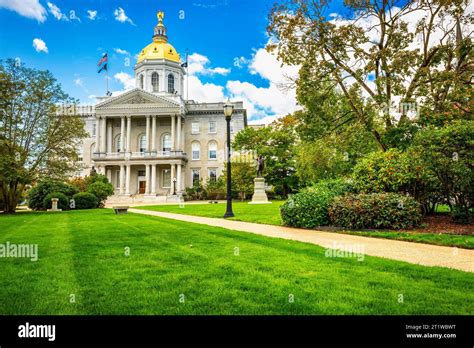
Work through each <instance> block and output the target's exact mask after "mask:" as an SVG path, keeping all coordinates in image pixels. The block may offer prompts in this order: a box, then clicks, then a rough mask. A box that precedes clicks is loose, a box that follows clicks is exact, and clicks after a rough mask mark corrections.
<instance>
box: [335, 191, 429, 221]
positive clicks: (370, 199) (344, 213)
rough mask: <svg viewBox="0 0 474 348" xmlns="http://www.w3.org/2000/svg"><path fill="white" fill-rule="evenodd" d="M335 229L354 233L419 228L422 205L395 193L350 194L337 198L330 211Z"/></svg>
mask: <svg viewBox="0 0 474 348" xmlns="http://www.w3.org/2000/svg"><path fill="white" fill-rule="evenodd" d="M329 217H330V219H331V222H332V224H333V225H335V226H339V227H345V228H351V229H366V228H369V229H372V228H374V229H377V228H389V229H410V228H413V227H416V226H418V225H419V224H420V222H421V218H422V214H421V208H420V204H419V203H418V202H417V201H415V200H414V199H413V198H411V197H409V196H404V195H400V194H396V193H370V194H357V195H355V194H351V195H346V196H341V197H336V198H335V199H334V200H333V202H332V203H331V206H330V207H329Z"/></svg>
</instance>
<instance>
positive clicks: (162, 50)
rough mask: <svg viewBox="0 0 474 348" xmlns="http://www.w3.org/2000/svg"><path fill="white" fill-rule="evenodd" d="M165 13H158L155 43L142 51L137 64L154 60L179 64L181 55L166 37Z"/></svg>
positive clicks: (154, 36)
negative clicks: (164, 60)
mask: <svg viewBox="0 0 474 348" xmlns="http://www.w3.org/2000/svg"><path fill="white" fill-rule="evenodd" d="M164 16H165V15H164V13H163V12H158V13H157V17H158V24H157V25H156V26H155V35H153V42H152V43H151V44H149V45H148V46H146V47H145V48H144V49H142V50H141V52H140V54H139V55H138V59H137V64H138V63H140V62H141V61H143V60H152V59H167V60H170V61H172V62H176V63H179V62H180V59H179V54H178V52H176V49H175V48H174V47H173V46H172V45H170V44H169V43H168V37H167V36H166V28H165V26H164V25H163V18H164Z"/></svg>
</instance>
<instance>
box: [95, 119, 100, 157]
mask: <svg viewBox="0 0 474 348" xmlns="http://www.w3.org/2000/svg"><path fill="white" fill-rule="evenodd" d="M95 152H100V116H99V117H97V119H96V126H95Z"/></svg>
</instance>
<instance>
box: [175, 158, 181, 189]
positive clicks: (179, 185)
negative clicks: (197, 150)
mask: <svg viewBox="0 0 474 348" xmlns="http://www.w3.org/2000/svg"><path fill="white" fill-rule="evenodd" d="M176 191H178V192H181V164H178V170H177V173H176Z"/></svg>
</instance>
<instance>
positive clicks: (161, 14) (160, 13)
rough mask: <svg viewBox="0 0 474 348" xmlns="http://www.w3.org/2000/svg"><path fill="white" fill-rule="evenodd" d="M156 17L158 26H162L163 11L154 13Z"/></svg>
mask: <svg viewBox="0 0 474 348" xmlns="http://www.w3.org/2000/svg"><path fill="white" fill-rule="evenodd" d="M156 17H157V18H158V25H163V18H165V13H164V12H163V11H158V12H157V13H156Z"/></svg>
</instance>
